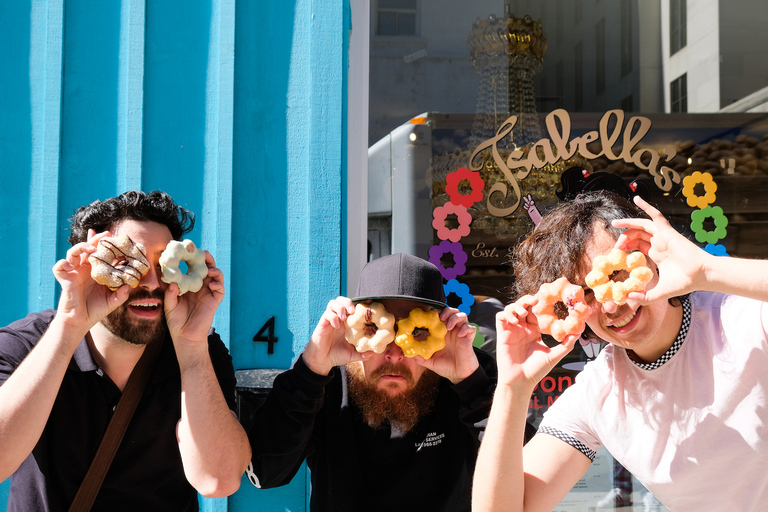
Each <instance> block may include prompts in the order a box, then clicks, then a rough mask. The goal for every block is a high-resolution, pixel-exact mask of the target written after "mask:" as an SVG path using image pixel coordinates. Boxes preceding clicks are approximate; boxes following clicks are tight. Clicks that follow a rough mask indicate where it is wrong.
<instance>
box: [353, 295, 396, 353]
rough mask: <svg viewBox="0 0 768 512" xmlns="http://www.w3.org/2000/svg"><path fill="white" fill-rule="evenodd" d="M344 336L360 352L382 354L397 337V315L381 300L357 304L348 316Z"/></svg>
mask: <svg viewBox="0 0 768 512" xmlns="http://www.w3.org/2000/svg"><path fill="white" fill-rule="evenodd" d="M344 338H346V340H347V341H348V342H349V343H350V344H352V345H354V346H355V348H356V349H357V351H358V352H370V351H374V352H375V353H377V354H381V353H382V352H384V350H385V349H386V348H387V345H389V344H390V342H392V341H393V340H394V339H395V317H394V315H392V314H391V313H389V312H387V310H386V309H385V308H384V305H383V304H381V303H380V302H373V303H371V304H368V305H365V304H357V305H356V306H355V312H354V313H352V315H351V316H349V317H347V331H346V333H344Z"/></svg>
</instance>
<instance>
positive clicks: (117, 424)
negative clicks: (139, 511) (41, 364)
mask: <svg viewBox="0 0 768 512" xmlns="http://www.w3.org/2000/svg"><path fill="white" fill-rule="evenodd" d="M87 336H88V337H90V333H88V334H87ZM162 344H163V340H162V339H161V340H159V341H156V342H152V343H150V344H148V345H147V348H146V349H144V353H143V354H142V355H141V357H140V358H139V362H138V363H136V366H135V367H134V369H133V371H132V372H131V376H130V377H128V382H127V383H126V384H125V389H124V390H123V394H122V395H121V396H120V400H118V402H117V406H116V407H115V413H114V414H113V415H112V419H111V420H110V421H109V425H107V431H106V432H105V433H104V437H103V438H102V439H101V444H99V449H98V450H97V451H96V455H95V456H94V458H93V461H92V462H91V466H90V467H89V468H88V472H87V473H86V474H85V478H83V481H82V483H81V484H80V488H79V489H78V490H77V494H76V495H75V499H74V500H73V501H72V505H70V507H69V512H88V511H90V510H91V507H92V506H93V502H94V501H95V500H96V496H97V495H98V494H99V489H101V484H102V483H103V482H104V477H105V476H106V474H107V470H108V469H109V466H110V465H111V464H112V459H114V458H115V452H117V448H118V446H120V443H121V442H122V440H123V435H124V434H125V430H126V429H127V428H128V423H130V421H131V417H132V416H133V412H134V411H135V410H136V406H137V405H138V404H139V400H141V395H142V394H143V392H144V387H145V386H146V384H147V381H148V380H149V374H150V373H152V367H153V366H154V363H155V360H156V359H157V354H158V353H160V348H161V347H162Z"/></svg>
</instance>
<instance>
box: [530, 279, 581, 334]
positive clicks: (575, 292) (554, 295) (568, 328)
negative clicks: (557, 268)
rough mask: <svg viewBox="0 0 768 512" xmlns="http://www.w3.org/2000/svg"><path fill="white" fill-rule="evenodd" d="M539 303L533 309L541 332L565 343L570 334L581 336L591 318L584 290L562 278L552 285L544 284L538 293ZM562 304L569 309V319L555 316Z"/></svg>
mask: <svg viewBox="0 0 768 512" xmlns="http://www.w3.org/2000/svg"><path fill="white" fill-rule="evenodd" d="M536 298H537V299H539V301H538V302H537V303H536V305H534V306H533V307H532V308H531V311H532V312H533V314H534V315H536V321H537V322H538V324H539V331H541V332H542V333H544V334H549V335H550V336H552V337H553V338H555V339H556V340H557V341H563V339H564V338H565V337H566V335H568V334H581V332H582V331H583V330H584V322H585V321H586V320H587V317H588V316H589V306H587V303H586V302H585V300H584V290H582V289H581V287H580V286H578V285H575V284H571V283H570V282H569V281H568V279H566V278H564V277H561V278H559V279H557V280H555V281H554V282H552V283H544V284H542V285H541V287H540V288H539V291H538V293H536ZM558 302H562V303H563V304H564V305H565V306H566V307H567V308H568V317H567V318H565V319H560V318H558V317H557V315H556V314H555V304H557V303H558Z"/></svg>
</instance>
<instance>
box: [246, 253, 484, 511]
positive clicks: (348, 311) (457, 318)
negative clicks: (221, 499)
mask: <svg viewBox="0 0 768 512" xmlns="http://www.w3.org/2000/svg"><path fill="white" fill-rule="evenodd" d="M374 300H375V301H376V302H380V303H381V304H383V305H384V307H385V308H386V310H387V311H388V312H389V313H391V314H393V315H394V316H395V318H396V319H398V320H399V319H402V318H405V317H407V316H408V315H409V313H410V312H411V310H412V309H414V308H421V309H424V310H427V311H429V310H436V311H438V312H439V317H440V321H442V322H443V323H444V324H445V326H446V328H447V330H448V332H447V334H446V337H445V348H444V349H442V350H440V351H438V352H436V353H435V354H434V355H433V356H432V357H430V358H429V359H424V358H422V357H420V356H416V357H413V358H409V357H405V355H404V353H403V351H402V349H401V348H400V347H399V346H398V345H397V344H395V343H389V344H388V345H387V346H386V349H385V350H384V351H383V352H382V353H381V354H376V353H374V352H364V353H358V352H357V350H356V349H355V347H354V346H353V345H351V344H350V343H348V342H347V341H346V340H345V337H344V334H345V331H346V325H345V323H346V320H347V318H348V317H349V316H351V315H352V314H353V313H354V311H355V303H359V302H362V303H368V302H372V301H374ZM474 336H475V327H474V326H471V325H469V324H468V323H467V317H466V315H465V314H463V313H460V312H459V311H458V310H456V309H453V308H449V307H446V304H445V294H444V292H443V282H442V276H441V274H440V271H439V270H438V269H437V267H435V266H434V265H432V264H431V263H428V262H426V261H424V260H422V259H420V258H417V257H415V256H411V255H408V254H394V255H391V256H386V257H383V258H380V259H378V260H374V261H372V262H371V263H369V264H367V265H366V266H365V267H364V268H363V270H362V273H361V276H360V282H359V285H358V290H357V294H356V297H355V298H354V299H349V298H346V297H339V298H337V299H335V300H332V301H330V302H329V303H328V307H327V308H326V310H325V312H324V313H323V315H322V317H321V319H320V322H319V323H318V325H317V327H316V328H315V331H314V333H313V334H312V337H311V339H310V341H309V343H308V344H307V346H306V347H305V349H304V351H303V353H302V354H301V355H300V356H299V358H298V360H297V361H296V363H295V364H294V366H293V368H292V369H290V370H288V371H286V372H284V373H283V374H281V375H279V376H278V377H277V378H276V379H275V383H274V387H273V388H272V390H271V392H270V394H269V396H268V397H267V399H266V401H265V403H264V404H263V405H262V407H261V408H260V409H259V410H258V411H257V414H256V418H255V420H254V426H253V427H252V428H251V430H250V432H249V438H250V441H251V446H252V450H253V459H252V466H251V467H249V469H248V471H247V474H248V477H249V479H250V481H251V482H252V483H253V484H254V485H256V486H257V487H260V488H268V487H276V486H280V485H285V484H287V483H288V482H290V480H291V478H293V476H294V475H295V474H296V471H297V470H298V469H299V467H300V466H301V464H302V462H303V461H304V460H306V461H307V464H308V466H309V469H310V471H311V477H312V494H311V499H310V508H311V510H312V511H314V512H317V511H322V510H327V511H334V512H335V511H344V510H354V511H360V510H366V511H372V510H387V511H391V510H398V511H406V510H414V511H417V510H418V511H432V510H434V511H441V512H442V511H469V510H470V496H471V488H470V486H471V482H472V474H473V472H474V466H475V458H476V457H477V450H478V446H479V443H480V441H479V438H480V437H481V434H482V431H483V428H484V425H485V420H486V418H487V416H488V412H489V410H490V404H491V399H492V397H493V391H494V389H495V383H496V367H495V363H494V361H493V358H492V357H490V356H489V355H487V354H485V353H484V352H482V351H479V350H475V349H474V348H473V347H472V341H473V339H474Z"/></svg>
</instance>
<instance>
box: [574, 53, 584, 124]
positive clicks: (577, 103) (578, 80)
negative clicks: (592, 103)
mask: <svg viewBox="0 0 768 512" xmlns="http://www.w3.org/2000/svg"><path fill="white" fill-rule="evenodd" d="M581 49H582V45H581V41H579V42H578V43H576V46H575V47H574V49H573V62H574V69H573V94H574V96H575V99H574V108H575V110H576V111H580V110H582V109H583V107H584V90H583V89H584V88H583V84H582V82H583V78H582V77H583V75H582V70H583V69H584V58H583V56H582V51H581Z"/></svg>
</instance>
